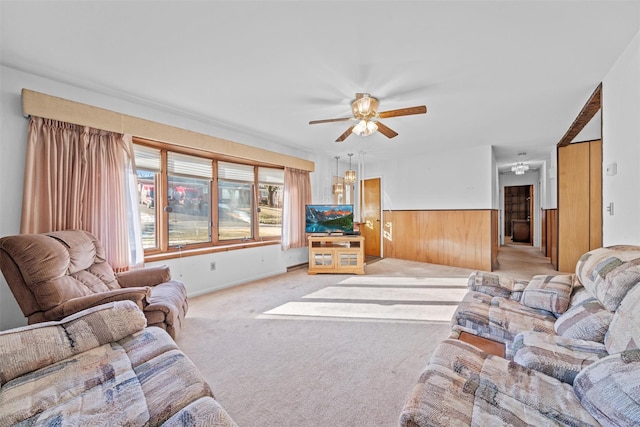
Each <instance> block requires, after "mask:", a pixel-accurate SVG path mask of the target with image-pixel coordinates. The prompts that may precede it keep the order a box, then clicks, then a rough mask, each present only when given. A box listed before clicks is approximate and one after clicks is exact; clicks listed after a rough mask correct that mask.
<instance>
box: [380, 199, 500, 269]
mask: <svg viewBox="0 0 640 427" xmlns="http://www.w3.org/2000/svg"><path fill="white" fill-rule="evenodd" d="M383 218H384V220H383V232H384V236H383V242H384V256H385V257H390V258H398V259H406V260H409V261H421V262H428V263H432V264H441V265H449V266H453V267H463V268H472V269H478V270H485V271H492V270H493V269H494V268H497V256H498V211H497V210H492V209H487V210H437V211H414V210H410V211H384V213H383Z"/></svg>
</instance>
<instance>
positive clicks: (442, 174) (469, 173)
mask: <svg viewBox="0 0 640 427" xmlns="http://www.w3.org/2000/svg"><path fill="white" fill-rule="evenodd" d="M492 159H493V151H492V148H491V146H488V145H487V146H483V147H473V148H467V149H464V150H452V151H447V152H438V153H429V154H426V155H424V156H411V155H410V154H409V155H407V157H406V159H402V160H395V161H392V160H390V161H385V162H375V163H368V162H367V161H366V159H365V166H366V167H365V177H366V178H376V177H381V178H382V179H381V185H382V192H383V206H382V208H383V209H384V210H411V209H421V210H435V209H491V208H492V207H493V203H492V192H493V190H492V188H493V185H494V184H493V182H494V181H492V175H493V173H494V172H493V170H492V164H493V162H492Z"/></svg>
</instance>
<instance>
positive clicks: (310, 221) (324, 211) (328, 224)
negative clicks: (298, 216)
mask: <svg viewBox="0 0 640 427" xmlns="http://www.w3.org/2000/svg"><path fill="white" fill-rule="evenodd" d="M305 231H306V232H307V233H327V234H331V233H345V234H351V233H353V205H307V206H305Z"/></svg>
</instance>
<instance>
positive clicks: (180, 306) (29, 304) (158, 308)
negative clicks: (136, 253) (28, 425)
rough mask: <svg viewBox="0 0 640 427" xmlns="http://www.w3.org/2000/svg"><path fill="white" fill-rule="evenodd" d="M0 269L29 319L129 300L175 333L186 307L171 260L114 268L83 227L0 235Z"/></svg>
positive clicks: (155, 322) (149, 322)
mask: <svg viewBox="0 0 640 427" xmlns="http://www.w3.org/2000/svg"><path fill="white" fill-rule="evenodd" d="M0 269H1V270H2V273H3V274H4V277H5V279H6V280H7V283H8V284H9V288H11V292H13V295H14V296H15V298H16V300H17V301H18V304H19V305H20V308H21V309H22V312H23V313H24V315H25V317H27V319H28V322H29V324H32V323H39V322H46V321H49V320H60V319H62V318H63V317H66V316H68V315H70V314H73V313H76V312H78V311H80V310H83V309H85V308H89V307H93V306H96V305H100V304H104V303H107V302H111V301H117V300H131V301H133V302H135V303H136V304H137V305H138V307H140V309H141V310H143V312H144V314H145V317H146V318H147V325H148V326H158V327H161V328H162V329H164V330H166V331H167V332H168V333H169V335H171V336H172V337H173V338H175V336H176V333H177V332H178V330H180V327H181V325H182V321H183V320H184V317H185V315H186V313H187V292H186V289H185V286H184V284H183V283H182V282H178V281H175V280H171V273H170V271H169V268H168V267H167V266H161V267H150V268H143V269H136V270H131V271H127V272H124V273H114V271H113V269H112V268H111V266H110V265H109V264H107V262H106V260H105V252H104V247H103V246H102V243H101V242H100V241H98V240H97V239H96V238H95V237H94V236H93V235H92V234H91V233H88V232H86V231H82V230H66V231H56V232H51V233H43V234H20V235H16V236H6V237H3V238H0Z"/></svg>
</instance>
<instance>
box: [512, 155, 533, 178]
mask: <svg viewBox="0 0 640 427" xmlns="http://www.w3.org/2000/svg"><path fill="white" fill-rule="evenodd" d="M526 155H527V153H525V152H522V153H518V157H520V158H523V157H524V156H526ZM528 170H529V165H528V164H526V163H524V162H522V161H520V162H518V163H516V164H515V165H514V166H511V172H515V174H516V175H524V173H525V172H526V171H528Z"/></svg>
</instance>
